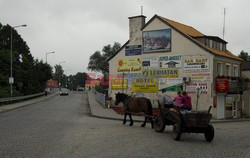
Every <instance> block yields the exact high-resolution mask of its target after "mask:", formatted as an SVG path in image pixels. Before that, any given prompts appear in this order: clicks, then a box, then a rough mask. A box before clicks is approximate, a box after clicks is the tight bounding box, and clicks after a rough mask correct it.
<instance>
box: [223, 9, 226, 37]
mask: <svg viewBox="0 0 250 158" xmlns="http://www.w3.org/2000/svg"><path fill="white" fill-rule="evenodd" d="M223 14H224V18H223V35H222V37H223V40H224V36H225V29H226V28H225V27H226V26H225V25H226V8H224V13H223Z"/></svg>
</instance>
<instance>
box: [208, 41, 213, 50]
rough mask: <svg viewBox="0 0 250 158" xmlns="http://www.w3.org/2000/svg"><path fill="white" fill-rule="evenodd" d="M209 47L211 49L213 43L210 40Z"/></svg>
mask: <svg viewBox="0 0 250 158" xmlns="http://www.w3.org/2000/svg"><path fill="white" fill-rule="evenodd" d="M209 47H210V48H213V41H212V40H209Z"/></svg>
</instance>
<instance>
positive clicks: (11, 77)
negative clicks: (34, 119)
mask: <svg viewBox="0 0 250 158" xmlns="http://www.w3.org/2000/svg"><path fill="white" fill-rule="evenodd" d="M26 26H27V25H18V26H14V27H11V29H10V78H9V83H10V96H11V97H12V95H13V87H12V84H13V83H14V78H13V74H12V72H13V70H12V69H13V68H12V30H13V29H14V28H18V27H26Z"/></svg>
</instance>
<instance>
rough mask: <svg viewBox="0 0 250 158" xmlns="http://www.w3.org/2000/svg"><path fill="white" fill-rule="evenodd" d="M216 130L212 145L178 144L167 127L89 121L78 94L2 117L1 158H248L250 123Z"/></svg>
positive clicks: (195, 139) (197, 140)
mask: <svg viewBox="0 0 250 158" xmlns="http://www.w3.org/2000/svg"><path fill="white" fill-rule="evenodd" d="M214 126H215V132H216V133H215V134H216V135H215V138H214V141H213V142H212V143H207V142H206V141H205V139H204V136H203V135H202V134H199V135H197V134H190V135H189V134H184V135H182V141H179V142H176V141H174V140H173V138H172V135H171V133H172V132H171V130H172V128H170V127H169V128H167V130H166V131H165V132H164V133H156V132H154V130H152V129H151V128H150V125H149V124H148V125H147V126H146V127H145V128H142V127H140V123H136V122H135V123H134V126H133V127H129V126H128V125H125V126H124V125H122V122H120V121H112V120H105V119H98V118H94V117H91V116H90V111H89V106H88V102H87V95H86V94H84V93H83V92H77V93H71V94H70V95H69V96H56V97H54V98H51V99H49V100H46V101H43V102H40V103H37V104H34V105H31V106H27V107H24V108H20V109H16V110H13V111H9V112H5V113H2V114H0V157H1V158H40V157H42V158H50V157H51V158H80V157H81V158H83V157H115V158H117V157H185V158H187V157H192V158H193V157H207V158H210V157H213V158H216V157H218V158H221V157H225V158H231V157H232V158H233V157H239V158H241V157H245V158H248V157H250V152H249V151H250V123H249V122H235V123H217V124H214Z"/></svg>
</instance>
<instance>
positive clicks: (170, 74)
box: [142, 69, 179, 78]
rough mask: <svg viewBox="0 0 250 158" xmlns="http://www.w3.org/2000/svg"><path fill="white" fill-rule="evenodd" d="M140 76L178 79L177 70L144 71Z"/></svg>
mask: <svg viewBox="0 0 250 158" xmlns="http://www.w3.org/2000/svg"><path fill="white" fill-rule="evenodd" d="M142 76H147V77H161V78H179V69H157V70H144V71H142Z"/></svg>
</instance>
